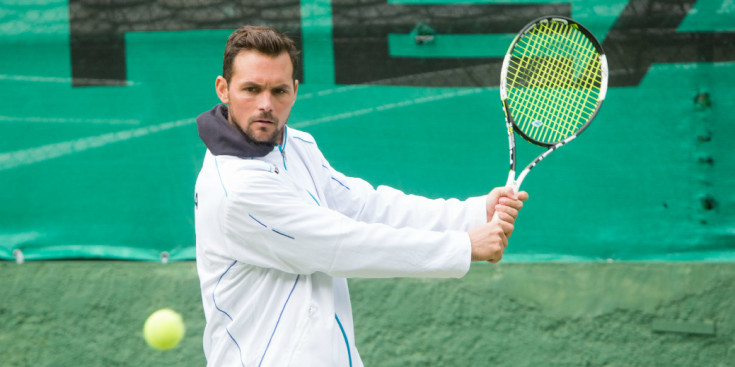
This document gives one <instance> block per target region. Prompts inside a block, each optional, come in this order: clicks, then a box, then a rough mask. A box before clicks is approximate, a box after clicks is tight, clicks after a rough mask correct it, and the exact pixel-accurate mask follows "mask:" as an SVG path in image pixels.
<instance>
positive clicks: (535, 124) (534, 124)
mask: <svg viewBox="0 0 735 367" xmlns="http://www.w3.org/2000/svg"><path fill="white" fill-rule="evenodd" d="M543 124H544V122H543V121H541V120H536V121H534V122H532V123H531V125H533V127H541V125H543Z"/></svg>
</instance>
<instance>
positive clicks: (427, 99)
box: [289, 88, 485, 128]
mask: <svg viewBox="0 0 735 367" xmlns="http://www.w3.org/2000/svg"><path fill="white" fill-rule="evenodd" d="M483 91H485V89H484V88H469V89H461V90H458V91H456V92H447V93H442V94H437V95H433V96H426V97H421V98H412V99H407V100H404V101H401V102H395V103H386V104H384V105H380V106H377V107H369V108H363V109H360V110H355V111H349V112H344V113H340V114H336V115H330V116H324V117H321V118H318V119H313V120H307V121H300V122H295V123H293V124H289V125H290V126H291V127H294V128H303V127H306V126H313V125H318V124H322V123H325V122H332V121H337V120H342V119H346V118H351V117H356V116H360V115H366V114H368V113H371V112H382V111H388V110H392V109H395V108H401V107H407V106H413V105H417V104H422V103H427V102H435V101H440V100H443V99H449V98H456V97H463V96H468V95H471V94H478V93H482V92H483Z"/></svg>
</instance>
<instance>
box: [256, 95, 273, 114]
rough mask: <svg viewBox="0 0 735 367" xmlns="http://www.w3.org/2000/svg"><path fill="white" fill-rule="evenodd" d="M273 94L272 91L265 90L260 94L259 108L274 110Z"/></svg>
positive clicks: (266, 110) (268, 110)
mask: <svg viewBox="0 0 735 367" xmlns="http://www.w3.org/2000/svg"><path fill="white" fill-rule="evenodd" d="M272 98H273V96H272V95H271V93H270V92H267V91H266V92H263V93H261V94H260V96H258V109H259V110H261V111H265V112H270V111H272V110H273V101H272Z"/></svg>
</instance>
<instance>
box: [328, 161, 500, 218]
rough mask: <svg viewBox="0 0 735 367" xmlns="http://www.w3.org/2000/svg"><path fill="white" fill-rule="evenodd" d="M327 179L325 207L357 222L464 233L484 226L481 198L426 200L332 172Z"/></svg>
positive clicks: (483, 203)
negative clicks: (375, 186) (375, 187)
mask: <svg viewBox="0 0 735 367" xmlns="http://www.w3.org/2000/svg"><path fill="white" fill-rule="evenodd" d="M325 167H326V165H325ZM329 175H330V177H329V179H328V180H326V181H327V182H328V187H327V188H326V191H328V194H327V195H326V196H327V200H328V201H329V207H330V208H332V209H334V210H337V211H339V212H340V213H343V214H345V215H346V216H348V217H350V218H353V219H356V220H359V221H363V222H368V223H384V224H387V225H390V226H393V227H399V228H400V227H410V228H418V229H428V230H435V231H445V230H459V231H468V230H470V229H472V228H475V227H477V226H480V225H482V224H484V223H487V208H486V207H485V205H486V204H485V200H486V197H485V196H479V197H472V198H469V199H467V200H465V201H460V200H457V199H446V200H445V199H428V198H425V197H421V196H416V195H408V194H404V193H403V192H401V191H399V190H396V189H394V188H391V187H388V186H379V187H378V188H377V189H374V188H373V187H372V186H371V185H370V184H369V183H367V182H366V181H364V180H361V179H359V178H353V177H347V176H345V175H343V174H341V173H339V172H337V171H336V170H334V169H332V168H329Z"/></svg>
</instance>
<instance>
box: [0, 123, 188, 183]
mask: <svg viewBox="0 0 735 367" xmlns="http://www.w3.org/2000/svg"><path fill="white" fill-rule="evenodd" d="M194 122H195V119H193V118H190V119H184V120H178V121H171V122H165V123H162V124H159V125H154V126H147V127H141V128H137V129H132V130H124V131H118V132H114V133H107V134H102V135H98V136H90V137H87V138H81V139H75V140H69V141H65V142H61V143H54V144H48V145H42V146H40V147H35V148H29V149H23V150H17V151H15V152H8V153H2V154H0V171H4V170H8V169H11V168H16V167H22V166H27V165H30V164H34V163H39V162H44V161H47V160H50V159H54V158H58V157H62V156H65V155H69V154H73V153H79V152H83V151H85V150H89V149H93V148H99V147H102V146H105V145H109V144H113V143H118V142H121V141H125V140H130V139H133V138H139V137H142V136H146V135H150V134H153V133H159V132H162V131H166V130H170V129H173V128H176V127H181V126H185V125H189V124H193V123H194Z"/></svg>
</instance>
